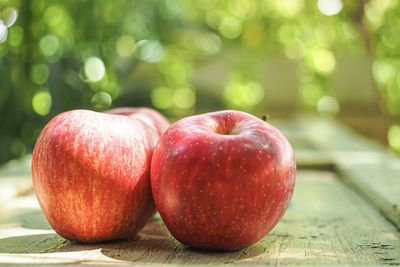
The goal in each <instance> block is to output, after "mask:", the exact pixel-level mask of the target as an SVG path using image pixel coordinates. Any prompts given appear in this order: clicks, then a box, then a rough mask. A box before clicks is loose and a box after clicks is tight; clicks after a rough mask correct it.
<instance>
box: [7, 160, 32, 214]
mask: <svg viewBox="0 0 400 267" xmlns="http://www.w3.org/2000/svg"><path fill="white" fill-rule="evenodd" d="M31 190H32V182H31V157H30V156H26V157H24V158H22V159H18V160H12V161H10V162H8V163H7V164H5V165H4V166H2V167H1V168H0V206H1V205H2V203H4V202H6V201H7V200H9V199H12V198H14V197H16V196H18V195H22V194H24V193H27V192H29V191H31Z"/></svg>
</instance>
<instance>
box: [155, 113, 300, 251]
mask: <svg viewBox="0 0 400 267" xmlns="http://www.w3.org/2000/svg"><path fill="white" fill-rule="evenodd" d="M295 176H296V162H295V157H294V153H293V149H292V147H291V145H290V144H289V142H288V141H287V139H286V138H285V137H284V136H283V134H282V133H281V132H280V131H279V130H278V129H276V128H275V127H273V126H272V125H270V124H268V123H266V122H264V121H262V120H260V119H258V118H257V117H254V116H252V115H250V114H247V113H244V112H240V111H233V110H228V111H221V112H213V113H206V114H202V115H197V116H192V117H187V118H184V119H182V120H180V121H178V122H176V123H174V124H173V125H172V126H171V127H170V128H169V129H168V130H167V131H166V132H165V133H164V135H163V136H162V137H161V138H160V140H159V142H158V143H157V146H156V148H155V150H154V154H153V158H152V163H151V188H152V192H153V198H154V201H155V204H156V207H157V209H158V212H159V213H160V215H161V218H162V220H163V221H164V223H165V225H166V227H167V228H168V230H169V231H170V232H171V234H172V235H173V236H174V237H175V238H176V239H177V240H178V241H180V242H181V243H183V244H185V245H188V246H191V247H194V248H199V249H205V250H219V251H233V250H238V249H243V248H246V247H248V246H250V245H252V244H254V243H255V242H257V241H258V240H260V239H261V238H262V237H264V236H265V235H266V234H267V233H268V232H269V231H271V229H272V228H273V227H274V226H275V225H276V224H277V223H278V221H279V220H280V218H281V217H282V216H283V214H284V213H285V211H286V210H287V208H288V205H289V202H290V199H291V197H292V194H293V190H294V186H295Z"/></svg>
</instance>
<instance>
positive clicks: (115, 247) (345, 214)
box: [0, 170, 400, 265]
mask: <svg viewBox="0 0 400 267" xmlns="http://www.w3.org/2000/svg"><path fill="white" fill-rule="evenodd" d="M0 212H1V213H0V264H17V263H18V264H27V263H32V262H34V263H37V264H57V265H58V264H122V265H125V264H127V265H128V264H132V263H135V264H149V263H152V264H188V265H190V264H226V263H230V264H241V265H248V264H250V265H253V264H263V265H265V264H271V265H315V264H317V265H324V264H330V265H331V264H333V265H336V264H349V265H360V264H361V265H377V264H391V265H399V264H400V260H399V257H400V235H399V232H398V231H397V230H396V229H395V227H394V226H393V225H391V224H390V223H389V222H388V221H386V220H385V218H383V217H382V216H381V215H380V214H379V213H378V212H377V211H376V210H375V209H373V208H372V207H370V206H369V205H368V203H367V202H365V201H364V200H363V199H362V198H360V197H359V196H358V195H357V194H356V193H354V192H353V191H351V190H350V189H348V188H347V187H346V186H345V185H343V184H342V183H341V182H340V181H339V180H338V179H337V177H336V176H335V175H334V174H333V173H331V172H325V171H305V170H302V171H299V174H298V183H297V187H296V190H295V195H294V198H293V201H292V204H291V206H290V208H289V210H288V212H287V213H286V215H285V217H284V218H283V219H282V221H281V222H280V223H279V224H278V226H277V227H276V228H275V229H274V230H273V231H272V232H271V233H270V234H269V235H267V236H266V237H265V238H264V239H262V240H261V241H260V242H258V243H256V244H255V245H253V246H251V247H250V248H248V249H245V250H241V251H236V252H230V253H219V252H205V251H198V250H193V249H190V248H187V247H184V246H182V245H181V244H179V243H178V242H177V241H175V240H174V239H173V238H172V237H171V236H170V235H169V234H168V232H167V230H166V229H165V227H164V225H163V223H162V221H161V220H160V218H159V217H157V216H156V217H155V218H153V220H152V221H151V222H149V223H148V224H147V225H146V227H145V228H144V229H143V230H142V231H141V232H140V234H139V236H138V237H137V238H136V239H134V240H129V241H120V242H112V243H105V244H96V245H84V244H77V243H72V242H69V241H66V240H64V239H62V238H61V237H59V236H57V235H56V234H55V233H54V232H53V231H52V230H51V228H50V227H49V225H48V224H47V222H46V220H45V219H44V217H43V215H42V214H41V212H40V210H39V208H38V205H37V202H36V200H35V198H34V196H33V195H29V196H25V197H18V198H15V199H14V200H12V201H8V202H7V205H5V206H3V207H2V208H1V210H0Z"/></svg>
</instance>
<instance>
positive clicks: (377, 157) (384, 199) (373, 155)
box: [282, 116, 400, 228]
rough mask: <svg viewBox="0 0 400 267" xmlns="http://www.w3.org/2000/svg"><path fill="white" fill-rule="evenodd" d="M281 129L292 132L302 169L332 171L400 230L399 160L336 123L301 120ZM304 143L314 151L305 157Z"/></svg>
mask: <svg viewBox="0 0 400 267" xmlns="http://www.w3.org/2000/svg"><path fill="white" fill-rule="evenodd" d="M282 126H283V128H282V129H283V131H284V132H285V129H289V131H287V133H288V137H289V139H290V140H293V144H294V146H295V148H296V154H297V155H298V157H297V158H298V162H297V163H298V165H299V166H300V167H313V168H315V167H318V166H319V167H322V168H332V167H333V168H334V169H335V170H336V171H338V172H339V174H340V177H342V178H343V181H344V182H345V183H346V184H347V185H349V186H350V187H351V188H353V189H354V190H355V191H357V192H358V193H360V194H361V195H362V196H363V197H364V198H365V199H367V200H368V201H369V202H370V203H371V204H372V205H373V206H374V207H375V208H376V209H378V210H379V211H380V212H381V213H382V214H383V215H384V216H385V217H387V218H388V219H389V220H390V221H391V222H392V223H394V224H395V225H396V226H397V227H398V228H400V159H399V158H397V157H395V156H393V155H391V154H390V153H388V151H387V149H386V148H385V147H384V146H382V145H380V144H377V143H376V142H374V141H372V140H370V139H368V138H366V137H363V136H361V135H359V134H356V133H355V132H353V131H351V130H349V129H347V128H346V127H344V126H342V125H341V124H339V123H337V122H336V121H334V120H330V119H326V118H325V119H321V118H318V117H313V116H310V117H300V118H298V119H297V120H295V121H293V122H290V123H286V124H283V125H282ZM290 129H291V130H290ZM299 140H300V142H298V141H299ZM304 143H308V147H312V148H313V149H312V150H305V151H304V152H305V153H302V150H301V144H304ZM299 144H300V151H299ZM299 152H300V153H299Z"/></svg>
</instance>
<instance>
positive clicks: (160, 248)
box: [100, 221, 265, 264]
mask: <svg viewBox="0 0 400 267" xmlns="http://www.w3.org/2000/svg"><path fill="white" fill-rule="evenodd" d="M264 250H265V248H264V247H263V246H262V245H257V244H256V245H253V246H251V247H249V248H247V249H244V250H238V251H234V252H212V251H204V250H197V249H194V248H190V247H187V246H184V245H182V244H180V243H179V242H178V241H176V240H175V239H174V238H173V237H172V236H171V235H170V234H169V233H168V231H167V229H166V228H165V226H164V224H163V223H162V222H161V221H152V222H150V223H148V224H147V225H146V227H145V228H144V229H143V230H142V231H141V232H140V233H139V235H138V236H137V238H136V239H134V240H130V241H125V242H120V243H110V244H106V245H104V246H103V247H102V249H101V250H100V252H101V253H102V254H103V255H105V256H107V257H109V258H113V259H116V260H120V261H126V262H131V263H141V264H147V263H162V264H226V263H234V262H237V261H240V260H244V259H248V258H253V257H256V256H258V255H260V254H262V253H263V252H264Z"/></svg>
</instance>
